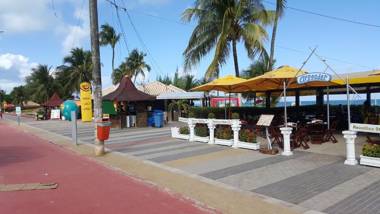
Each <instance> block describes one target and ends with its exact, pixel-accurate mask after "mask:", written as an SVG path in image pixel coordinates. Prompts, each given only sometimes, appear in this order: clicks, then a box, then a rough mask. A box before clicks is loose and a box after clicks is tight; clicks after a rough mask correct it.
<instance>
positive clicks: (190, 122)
mask: <svg viewBox="0 0 380 214" xmlns="http://www.w3.org/2000/svg"><path fill="white" fill-rule="evenodd" d="M187 124H188V125H189V131H190V137H189V141H190V142H193V141H194V136H195V133H194V128H195V124H194V123H193V120H192V119H191V118H189V120H188V122H187Z"/></svg>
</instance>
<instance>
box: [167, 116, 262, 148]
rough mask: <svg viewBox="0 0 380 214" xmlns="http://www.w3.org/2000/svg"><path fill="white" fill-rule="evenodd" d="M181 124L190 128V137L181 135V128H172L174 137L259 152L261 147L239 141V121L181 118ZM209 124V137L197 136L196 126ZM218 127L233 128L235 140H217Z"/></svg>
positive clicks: (257, 144) (256, 144)
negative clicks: (185, 124) (216, 128)
mask: <svg viewBox="0 0 380 214" xmlns="http://www.w3.org/2000/svg"><path fill="white" fill-rule="evenodd" d="M179 121H180V122H183V123H187V125H188V127H189V135H181V134H180V133H179V128H177V127H173V128H172V137H175V138H181V139H188V140H189V141H190V142H193V141H199V142H207V143H208V144H220V145H225V146H232V147H233V148H246V149H254V150H257V149H259V147H260V144H259V143H258V142H257V143H248V142H241V141H239V131H240V129H241V122H240V120H238V119H232V120H222V119H198V118H183V117H180V118H179ZM199 123H201V124H207V127H208V129H209V136H208V137H199V136H196V135H195V131H194V129H195V125H196V124H199ZM216 125H228V126H231V129H232V131H233V138H232V139H231V140H225V139H217V138H215V127H216Z"/></svg>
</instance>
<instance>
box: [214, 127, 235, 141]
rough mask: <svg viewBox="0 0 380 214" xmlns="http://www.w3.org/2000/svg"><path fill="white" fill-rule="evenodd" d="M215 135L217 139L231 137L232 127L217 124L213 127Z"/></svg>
mask: <svg viewBox="0 0 380 214" xmlns="http://www.w3.org/2000/svg"><path fill="white" fill-rule="evenodd" d="M215 137H216V138H218V139H224V140H230V139H232V129H231V128H230V127H229V126H218V127H217V128H216V129H215Z"/></svg>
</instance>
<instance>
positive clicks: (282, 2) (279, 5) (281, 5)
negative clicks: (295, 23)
mask: <svg viewBox="0 0 380 214" xmlns="http://www.w3.org/2000/svg"><path fill="white" fill-rule="evenodd" d="M285 7H286V0H276V13H275V17H274V23H273V30H272V38H271V42H270V55H269V62H268V70H269V71H271V70H272V69H273V64H274V46H275V42H276V34H277V25H278V19H279V18H280V17H281V16H282V15H283V13H284V9H285Z"/></svg>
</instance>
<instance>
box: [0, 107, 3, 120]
mask: <svg viewBox="0 0 380 214" xmlns="http://www.w3.org/2000/svg"><path fill="white" fill-rule="evenodd" d="M0 118H1V119H3V109H1V107H0Z"/></svg>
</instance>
